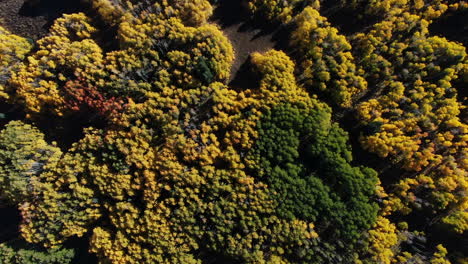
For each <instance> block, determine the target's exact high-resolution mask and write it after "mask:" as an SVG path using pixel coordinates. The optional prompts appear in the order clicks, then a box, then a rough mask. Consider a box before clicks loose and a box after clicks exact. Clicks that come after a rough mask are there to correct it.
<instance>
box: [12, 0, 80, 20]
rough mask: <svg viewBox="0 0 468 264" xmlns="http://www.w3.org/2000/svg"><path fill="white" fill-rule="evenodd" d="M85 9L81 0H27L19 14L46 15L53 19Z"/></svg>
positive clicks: (29, 15) (30, 15)
mask: <svg viewBox="0 0 468 264" xmlns="http://www.w3.org/2000/svg"><path fill="white" fill-rule="evenodd" d="M81 11H84V9H83V4H82V3H81V1H80V0H66V1H64V0H26V1H24V4H23V5H22V6H21V8H20V10H19V12H18V14H19V15H21V16H28V17H37V16H45V17H47V19H48V20H49V21H51V20H52V21H53V20H55V19H56V18H58V17H60V16H61V15H62V14H70V13H76V12H81Z"/></svg>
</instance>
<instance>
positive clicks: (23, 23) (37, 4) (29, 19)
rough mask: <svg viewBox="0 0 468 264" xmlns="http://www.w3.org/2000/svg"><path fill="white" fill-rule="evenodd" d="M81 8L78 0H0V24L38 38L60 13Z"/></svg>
mask: <svg viewBox="0 0 468 264" xmlns="http://www.w3.org/2000/svg"><path fill="white" fill-rule="evenodd" d="M82 10H83V5H82V4H81V3H80V0H27V1H25V0H0V25H2V26H4V27H5V28H7V29H8V30H10V31H11V32H12V33H14V34H17V35H20V36H22V37H26V38H31V39H34V40H36V39H38V38H40V37H42V36H44V35H45V34H47V30H48V28H49V26H50V25H51V23H52V22H53V21H54V20H55V19H56V18H58V17H60V16H61V15H62V14H70V13H75V12H79V11H82Z"/></svg>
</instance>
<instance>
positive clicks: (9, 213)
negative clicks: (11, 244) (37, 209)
mask: <svg viewBox="0 0 468 264" xmlns="http://www.w3.org/2000/svg"><path fill="white" fill-rule="evenodd" d="M3 206H4V203H3V201H1V200H0V216H1V217H0V227H1V229H0V243H3V242H8V241H12V240H15V239H17V238H18V236H19V222H20V220H21V215H20V212H19V211H18V209H17V208H15V207H11V206H5V207H3Z"/></svg>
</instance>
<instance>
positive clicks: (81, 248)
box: [63, 234, 98, 264]
mask: <svg viewBox="0 0 468 264" xmlns="http://www.w3.org/2000/svg"><path fill="white" fill-rule="evenodd" d="M85 237H91V234H88V235H85V236H84V237H76V236H74V237H72V238H70V239H68V240H67V241H66V242H65V243H64V245H63V247H64V248H73V249H74V250H75V257H74V258H73V260H72V263H77V264H81V263H83V264H84V263H86V264H92V263H98V259H97V257H96V255H95V254H93V253H90V252H89V250H88V248H89V241H88V239H87V238H85Z"/></svg>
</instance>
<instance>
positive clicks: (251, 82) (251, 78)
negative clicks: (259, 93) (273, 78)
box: [229, 56, 260, 91]
mask: <svg viewBox="0 0 468 264" xmlns="http://www.w3.org/2000/svg"><path fill="white" fill-rule="evenodd" d="M259 85H260V77H259V76H258V75H257V74H255V73H254V72H253V71H252V63H251V62H250V56H249V57H247V59H246V60H245V61H244V63H243V64H242V65H241V67H240V68H239V70H238V71H237V73H236V75H235V77H234V79H233V80H232V81H231V82H230V83H229V86H230V87H231V88H232V89H235V90H237V91H241V90H245V89H256V88H258V86H259Z"/></svg>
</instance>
